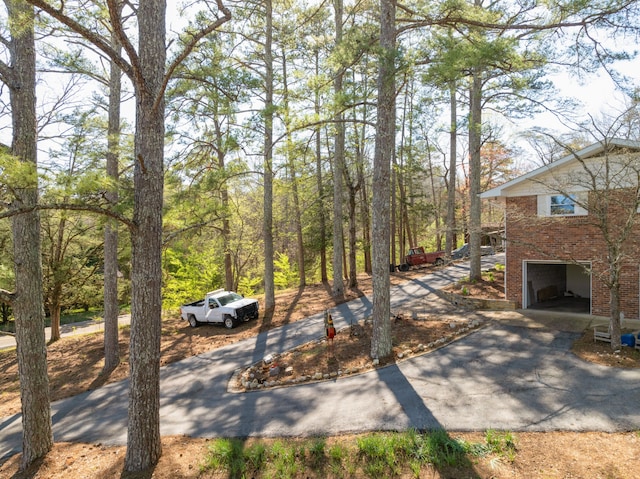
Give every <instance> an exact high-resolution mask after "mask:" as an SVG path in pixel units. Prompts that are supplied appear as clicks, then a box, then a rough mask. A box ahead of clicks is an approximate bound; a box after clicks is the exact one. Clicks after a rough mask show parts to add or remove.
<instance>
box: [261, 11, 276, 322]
mask: <svg viewBox="0 0 640 479" xmlns="http://www.w3.org/2000/svg"><path fill="white" fill-rule="evenodd" d="M265 10H266V12H265V13H266V15H265V17H266V18H265V41H264V65H265V105H264V206H263V209H264V219H263V221H264V223H263V236H264V309H265V311H272V310H273V309H274V308H275V307H276V296H275V284H274V277H273V270H274V266H273V256H274V252H273V52H272V51H271V49H272V40H273V10H272V4H271V0H267V1H266V2H265Z"/></svg>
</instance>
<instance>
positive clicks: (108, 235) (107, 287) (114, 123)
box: [103, 35, 122, 372]
mask: <svg viewBox="0 0 640 479" xmlns="http://www.w3.org/2000/svg"><path fill="white" fill-rule="evenodd" d="M111 45H112V46H113V47H114V49H115V50H116V51H118V52H120V43H119V42H118V40H117V38H116V36H115V35H112V38H111ZM121 75H122V72H121V71H120V68H118V66H117V65H116V64H115V62H113V61H112V62H111V66H110V73H109V120H108V121H109V124H108V127H107V129H108V135H107V165H106V169H107V177H108V178H109V179H110V180H111V181H112V182H113V184H112V187H111V189H110V190H109V191H107V193H106V198H107V200H108V201H109V204H110V205H111V206H113V207H115V206H116V205H117V204H118V186H117V185H118V179H119V158H120V153H119V150H120V93H121V85H122V82H121ZM119 313H120V306H119V304H118V223H117V222H116V221H114V220H112V219H108V220H107V224H106V225H105V229H104V367H103V370H104V371H105V372H108V371H112V370H113V369H115V367H116V366H117V365H118V363H119V362H120V357H119V354H118V314H119Z"/></svg>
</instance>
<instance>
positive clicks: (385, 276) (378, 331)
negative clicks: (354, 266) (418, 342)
mask: <svg viewBox="0 0 640 479" xmlns="http://www.w3.org/2000/svg"><path fill="white" fill-rule="evenodd" d="M380 8H381V12H380V47H381V53H380V70H379V73H378V75H379V76H378V121H377V125H376V145H375V154H374V164H373V186H374V189H373V225H372V240H373V241H372V243H373V244H372V246H373V334H372V338H371V357H372V358H374V359H375V358H378V359H382V358H385V357H387V356H389V355H390V354H391V346H392V344H391V322H390V318H391V307H390V298H389V288H390V278H389V246H390V234H391V231H390V228H389V206H390V205H389V201H390V200H389V193H390V173H391V171H390V170H391V158H392V157H393V153H394V149H395V141H394V139H395V65H394V59H395V3H394V2H393V1H391V0H382V1H381V2H380Z"/></svg>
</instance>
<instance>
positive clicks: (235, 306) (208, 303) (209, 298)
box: [180, 289, 258, 329]
mask: <svg viewBox="0 0 640 479" xmlns="http://www.w3.org/2000/svg"><path fill="white" fill-rule="evenodd" d="M180 315H181V316H182V319H184V320H186V321H189V325H190V326H191V327H192V328H195V327H197V326H198V325H199V324H200V323H223V324H224V326H225V327H226V328H228V329H231V328H233V327H235V326H237V325H238V324H240V323H241V322H243V321H249V320H250V319H258V302H257V301H256V300H255V299H248V298H243V297H242V296H241V295H239V294H238V293H234V292H232V291H225V290H224V289H217V290H215V291H211V292H209V293H207V295H206V296H205V297H204V299H201V300H199V301H194V302H193V303H189V304H183V305H182V306H180Z"/></svg>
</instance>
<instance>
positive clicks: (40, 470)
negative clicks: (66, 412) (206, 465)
mask: <svg viewBox="0 0 640 479" xmlns="http://www.w3.org/2000/svg"><path fill="white" fill-rule="evenodd" d="M429 271H430V268H425V269H422V270H419V271H411V272H405V273H400V272H398V273H393V274H392V283H393V284H400V283H402V282H404V281H407V280H408V279H410V278H411V277H417V276H424V275H425V274H428V273H429ZM492 276H493V277H492V278H490V279H491V280H487V281H481V282H476V283H467V284H465V285H464V287H465V288H466V289H465V293H468V294H469V296H475V297H490V298H496V297H498V298H500V297H503V296H504V292H503V288H502V285H503V277H502V273H501V272H500V271H494V272H493V273H492ZM462 287H463V285H459V286H458V288H459V289H460V290H461V289H462ZM370 293H371V279H370V278H369V277H367V276H365V275H362V276H361V277H360V278H359V284H358V287H357V288H356V289H352V290H348V293H347V295H346V298H345V300H349V299H353V298H355V297H358V296H361V295H362V294H370ZM276 303H277V307H276V310H275V311H274V313H273V316H272V317H270V318H264V317H263V316H262V315H261V317H260V318H259V319H258V320H257V321H251V322H249V323H245V324H243V325H241V326H239V327H238V328H236V329H233V330H227V329H224V328H222V327H217V326H202V327H199V328H190V327H189V326H188V325H187V323H186V322H184V321H182V320H180V318H179V315H178V314H173V315H168V316H167V317H165V318H164V319H163V326H162V328H163V329H162V346H161V347H162V364H168V363H171V362H174V361H178V360H180V359H183V358H185V357H189V356H192V355H197V354H200V353H203V352H206V351H210V350H212V349H215V348H217V347H220V346H222V345H225V344H229V343H232V342H236V341H240V340H242V339H244V338H247V337H249V336H253V335H256V334H258V333H259V332H260V331H263V330H267V329H270V328H273V327H277V326H280V325H283V324H286V323H291V322H294V321H297V320H299V319H301V318H304V317H306V316H308V315H311V314H315V313H318V312H321V311H323V310H324V309H327V308H329V307H331V306H333V305H335V304H336V302H335V301H334V300H333V299H332V298H331V291H330V286H329V285H310V286H306V287H305V288H302V289H296V290H291V291H286V292H280V293H278V294H277V301H276ZM396 314H397V317H396V318H395V320H394V321H393V322H392V335H393V345H394V355H393V359H391V361H398V360H403V359H405V358H406V357H407V356H411V355H415V354H423V353H425V352H426V351H428V350H430V349H433V348H435V347H438V346H440V345H441V344H442V341H445V342H446V341H450V340H455V339H456V337H459V336H460V335H463V334H466V333H468V332H469V331H468V329H467V328H471V329H473V328H475V327H478V326H481V325H477V324H476V325H470V324H464V323H463V324H456V325H455V327H453V325H451V324H450V322H449V321H447V322H443V321H442V320H440V321H439V320H438V318H437V316H432V315H425V314H422V313H420V314H418V313H415V312H412V311H410V310H408V311H402V312H399V313H397V312H396ZM369 334H370V325H368V324H366V323H360V324H358V325H357V326H355V327H354V328H353V329H352V328H349V329H347V330H343V331H340V332H339V333H338V336H336V339H335V340H334V344H333V348H332V350H329V344H327V343H326V342H323V341H319V342H317V343H312V344H310V345H307V346H305V347H306V348H307V350H304V349H300V350H298V351H296V352H291V353H289V354H288V355H283V357H281V358H277V359H276V361H277V365H278V367H279V368H280V373H279V375H280V374H281V376H280V380H284V381H287V380H290V381H293V380H295V379H296V378H299V377H302V376H312V375H313V374H316V373H317V372H319V371H316V370H315V369H317V368H311V366H310V364H312V363H314V364H316V365H317V364H318V357H321V358H323V359H322V360H321V361H320V362H321V363H323V364H325V365H326V370H323V371H320V373H321V374H322V375H324V374H327V375H331V374H332V373H335V374H338V371H340V372H341V373H342V374H352V373H355V372H361V371H362V370H365V369H368V368H371V367H373V365H372V363H371V361H370V359H369V344H370V343H369V340H368V338H369V336H368V335H369ZM120 339H121V360H122V362H121V364H120V366H118V368H116V369H115V370H114V371H112V372H111V373H110V374H108V375H104V374H102V373H101V368H102V359H101V357H102V352H103V351H102V347H103V344H102V336H101V335H99V334H97V335H88V336H82V337H75V338H64V339H63V340H61V341H58V342H56V343H54V344H51V345H49V347H48V361H49V373H50V387H51V397H52V400H58V399H62V398H65V397H69V396H73V395H75V394H78V393H80V392H83V391H87V390H91V389H94V388H97V387H100V386H102V385H103V384H106V383H108V382H112V381H118V380H121V379H123V378H125V377H126V376H127V374H128V362H127V361H128V339H129V337H128V329H126V328H125V329H123V330H121V335H120ZM438 340H441V343H438V344H434V343H436V342H437V341H438ZM573 350H574V353H575V354H577V355H578V356H580V357H582V358H583V359H585V360H586V361H592V362H597V363H600V364H604V365H608V366H611V367H632V368H638V367H640V355H638V353H637V352H636V351H633V350H630V348H623V350H622V351H621V352H620V353H619V354H614V353H612V352H611V351H610V348H609V347H608V345H606V344H600V343H599V344H594V342H593V339H592V333H591V332H590V331H587V332H585V335H584V336H583V337H582V338H581V339H579V340H578V341H576V344H575V345H574V348H573ZM313 354H316V355H319V356H317V357H315V358H314V357H313ZM287 368H291V369H290V370H289V372H290V373H291V374H288V373H287V372H286V371H287ZM258 369H261V371H259V370H258ZM258 369H256V370H254V371H249V370H247V371H248V374H247V375H246V376H245V383H246V380H247V379H251V380H253V379H256V380H257V379H258V376H259V374H264V376H262V377H260V381H261V382H262V383H265V382H267V381H275V380H276V378H277V377H278V376H279V375H271V366H270V365H269V367H266V368H262V366H260V367H259V368H258ZM0 371H2V375H1V376H0V391H2V393H1V395H0V417H5V416H8V415H10V414H14V413H17V412H19V411H20V400H19V385H18V379H17V364H16V357H15V351H11V352H0ZM251 373H253V374H254V377H253V378H249V374H251ZM237 380H238V383H237V387H238V388H240V389H242V388H244V387H245V385H246V384H244V385H243V383H242V380H243V379H242V377H238V379H237ZM260 381H258V382H260ZM450 434H451V435H452V436H455V437H461V438H464V439H467V440H470V441H471V440H476V441H478V440H481V438H482V434H481V433H464V432H461V433H456V432H450ZM516 438H517V448H518V449H517V454H516V457H515V460H514V461H513V462H509V461H506V460H504V459H501V458H496V457H493V458H492V457H488V458H483V459H477V460H474V461H475V462H474V464H473V465H472V467H470V468H469V469H468V470H465V471H459V470H458V471H451V470H449V471H447V470H429V471H424V475H422V474H421V476H420V477H434V478H445V477H450V478H462V477H480V478H601V477H602V478H631V477H637V474H636V473H635V472H634V468H633V467H632V466H631V464H632V463H637V461H638V459H639V458H640V434H639V433H638V431H631V432H628V433H616V434H606V433H599V432H598V433H596V432H584V433H570V432H551V433H516ZM330 440H332V441H345V442H349V441H350V442H353V441H354V439H353V437H337V438H330ZM207 444H208V441H207V440H203V439H194V438H188V437H164V438H163V456H162V458H161V459H160V462H159V464H158V465H157V466H156V468H155V469H154V471H150V472H149V473H148V474H146V475H143V476H140V477H154V478H158V479H169V478H209V477H211V478H213V477H226V476H222V475H215V474H212V473H208V474H202V473H201V472H200V469H199V464H200V463H201V462H202V460H203V459H204V456H205V454H206V448H207ZM124 454H125V448H124V447H106V446H103V445H100V444H69V443H56V444H55V446H54V448H53V450H52V451H51V452H50V453H49V454H48V455H47V457H46V458H45V459H44V460H43V462H42V463H40V464H38V467H37V468H36V469H35V470H34V471H29V473H28V474H25V475H22V476H20V475H18V474H17V470H18V465H19V457H20V455H16V456H14V457H12V458H9V459H8V460H6V461H5V462H4V463H3V464H0V477H38V478H52V479H63V478H64V479H68V478H84V477H87V478H116V477H120V475H121V471H122V465H123V461H124ZM299 477H315V476H313V475H309V474H308V473H305V474H303V475H301V476H299ZM407 477H409V476H407Z"/></svg>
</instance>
